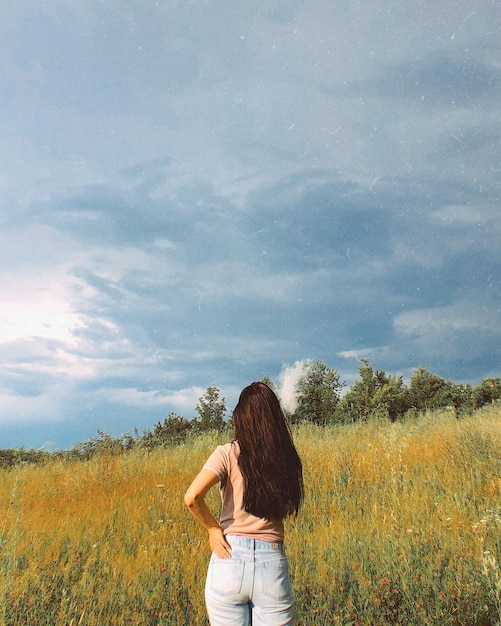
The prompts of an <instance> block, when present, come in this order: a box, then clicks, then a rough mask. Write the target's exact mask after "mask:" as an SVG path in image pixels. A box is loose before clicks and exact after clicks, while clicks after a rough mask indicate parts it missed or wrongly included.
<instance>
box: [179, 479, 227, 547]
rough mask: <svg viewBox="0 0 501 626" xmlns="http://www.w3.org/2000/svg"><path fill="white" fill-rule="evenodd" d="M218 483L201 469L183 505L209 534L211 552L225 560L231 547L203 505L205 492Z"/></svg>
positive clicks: (216, 522)
mask: <svg viewBox="0 0 501 626" xmlns="http://www.w3.org/2000/svg"><path fill="white" fill-rule="evenodd" d="M218 482H219V478H218V476H217V474H216V473H215V472H213V471H212V470H208V469H203V470H202V471H201V472H200V474H198V476H196V478H195V480H194V481H193V482H192V483H191V485H190V486H189V487H188V490H187V491H186V493H185V495H184V503H185V505H186V506H187V507H188V510H189V512H190V513H191V514H192V515H193V517H194V518H195V519H197V520H198V521H199V522H200V523H201V524H202V526H203V527H204V528H205V529H206V530H207V532H208V533H209V544H210V548H211V550H212V552H214V554H215V555H216V556H218V557H219V558H220V559H227V558H229V557H230V555H231V546H230V545H229V543H228V542H227V541H226V539H225V537H224V533H223V529H222V528H221V526H220V525H219V523H218V521H217V520H216V518H215V517H214V516H213V515H212V513H211V512H210V510H209V507H208V506H207V504H206V503H205V496H206V495H207V492H208V491H209V490H210V488H211V487H213V486H214V485H216V484H217V483H218Z"/></svg>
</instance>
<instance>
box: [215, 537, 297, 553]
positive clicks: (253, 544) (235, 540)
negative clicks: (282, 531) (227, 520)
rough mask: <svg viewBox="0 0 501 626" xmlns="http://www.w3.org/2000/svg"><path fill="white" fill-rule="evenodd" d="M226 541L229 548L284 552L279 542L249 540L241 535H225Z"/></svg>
mask: <svg viewBox="0 0 501 626" xmlns="http://www.w3.org/2000/svg"><path fill="white" fill-rule="evenodd" d="M226 539H227V541H228V543H229V544H230V545H231V546H242V547H244V548H248V549H249V550H252V549H254V550H273V551H276V552H285V549H284V544H283V543H282V542H281V541H263V540H262V539H251V538H250V537H244V536H242V535H226Z"/></svg>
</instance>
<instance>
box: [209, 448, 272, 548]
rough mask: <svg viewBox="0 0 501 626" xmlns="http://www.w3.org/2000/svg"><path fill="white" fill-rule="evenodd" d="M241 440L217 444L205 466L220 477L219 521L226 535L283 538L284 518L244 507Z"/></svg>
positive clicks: (263, 538) (266, 538)
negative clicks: (253, 513) (220, 505)
mask: <svg viewBox="0 0 501 626" xmlns="http://www.w3.org/2000/svg"><path fill="white" fill-rule="evenodd" d="M239 452H240V449H239V447H238V443H237V442H236V441H233V442H231V443H226V444H224V445H222V446H218V447H217V448H216V449H215V450H214V452H213V453H212V454H211V455H210V457H209V458H208V459H207V462H206V463H205V465H204V469H208V470H212V471H213V472H215V473H216V474H217V476H218V478H219V481H220V490H221V500H222V507H221V517H220V524H221V526H222V528H223V530H224V533H225V535H241V536H244V537H249V538H251V539H261V540H262V541H283V540H284V525H283V522H282V520H268V519H264V518H261V517H256V516H255V515H252V514H251V513H248V512H247V511H245V509H244V508H243V495H244V479H243V476H242V473H241V471H240V468H239V466H238V454H239Z"/></svg>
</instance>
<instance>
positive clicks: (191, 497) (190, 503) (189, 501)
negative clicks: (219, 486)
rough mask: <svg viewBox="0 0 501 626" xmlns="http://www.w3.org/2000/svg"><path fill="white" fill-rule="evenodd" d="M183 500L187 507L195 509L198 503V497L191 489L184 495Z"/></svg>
mask: <svg viewBox="0 0 501 626" xmlns="http://www.w3.org/2000/svg"><path fill="white" fill-rule="evenodd" d="M183 500H184V504H185V506H186V507H188V508H189V509H193V508H194V506H195V503H196V501H197V496H196V494H194V493H193V491H192V490H191V489H188V491H187V492H186V493H185V494H184V498H183Z"/></svg>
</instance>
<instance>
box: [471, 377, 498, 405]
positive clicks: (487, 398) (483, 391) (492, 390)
mask: <svg viewBox="0 0 501 626" xmlns="http://www.w3.org/2000/svg"><path fill="white" fill-rule="evenodd" d="M500 398H501V378H484V379H482V382H481V383H480V385H478V387H474V388H473V391H472V401H473V406H474V408H476V409H478V408H480V407H481V406H484V404H490V403H494V402H497V401H499V399H500Z"/></svg>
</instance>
